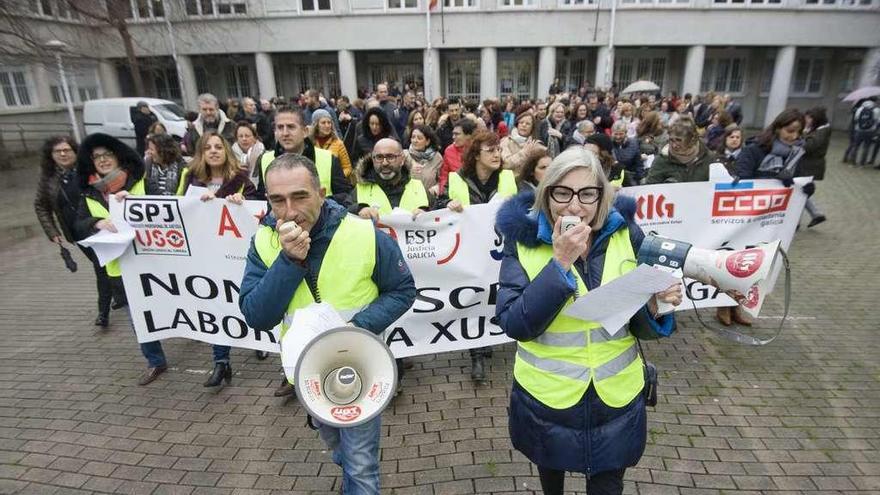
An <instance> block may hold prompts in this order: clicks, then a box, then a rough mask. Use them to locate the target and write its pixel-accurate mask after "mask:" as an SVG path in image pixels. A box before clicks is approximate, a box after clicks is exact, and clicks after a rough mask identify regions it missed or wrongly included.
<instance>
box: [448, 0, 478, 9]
mask: <svg viewBox="0 0 880 495" xmlns="http://www.w3.org/2000/svg"><path fill="white" fill-rule="evenodd" d="M476 6H477V0H443V7H445V8H447V9H455V8H469V7H476Z"/></svg>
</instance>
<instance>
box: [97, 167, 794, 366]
mask: <svg viewBox="0 0 880 495" xmlns="http://www.w3.org/2000/svg"><path fill="white" fill-rule="evenodd" d="M619 194H622V195H626V196H630V197H632V198H634V199H635V201H636V204H637V210H636V222H637V223H638V224H639V225H640V226H641V227H642V228H643V230H645V232H656V233H658V234H660V235H664V236H667V237H671V238H674V239H678V240H683V241H687V242H690V243H692V244H694V245H695V246H699V247H704V248H710V249H717V248H727V247H729V248H733V249H741V248H744V247H746V246H749V245H754V244H757V243H760V242H766V241H771V240H776V239H780V240H781V241H782V245H783V246H784V247H785V248H786V249H787V248H788V246H789V245H790V243H791V239H792V236H793V235H794V231H795V227H796V226H797V222H798V219H799V218H800V215H801V212H802V210H803V207H804V203H805V201H806V196H805V195H804V194H803V192H801V190H800V188H799V187H795V188H785V187H782V186H781V185H780V184H779V182H778V181H775V180H756V181H742V182H740V183H739V184H737V185H736V186H732V185H730V184H729V183H711V182H698V183H685V184H662V185H652V186H639V187H631V188H624V189H622V190H621V191H620V193H619ZM111 203H114V202H111ZM498 207H499V205H498V204H488V205H475V206H471V207H468V208H466V209H465V211H464V213H461V214H459V213H454V212H451V211H449V210H439V211H432V212H428V213H424V214H422V215H420V216H419V217H417V218H416V219H412V217H411V216H410V215H409V214H407V213H402V212H395V213H392V214H390V215H386V216H384V217H382V219H381V221H380V222H379V224H378V225H377V226H378V227H379V228H380V229H381V230H383V231H385V232H386V233H388V234H389V235H390V236H391V237H392V238H394V239H395V240H396V241H397V243H398V245H399V246H400V249H401V252H402V253H403V255H404V259H405V260H406V262H407V263H408V265H409V267H410V269H411V271H412V273H413V277H414V279H415V282H416V288H417V291H418V295H417V298H416V301H415V303H414V305H413V307H412V308H411V309H410V310H409V311H408V312H407V313H406V314H405V315H404V316H402V317H401V318H400V319H398V320H397V321H396V322H395V323H394V324H392V325H391V326H390V327H389V328H388V329H387V331H386V333H385V338H386V342H388V344H389V346H390V347H391V350H392V351H393V352H394V354H395V356H397V357H407V356H415V355H421V354H433V353H438V352H446V351H453V350H461V349H468V348H474V347H483V346H491V345H497V344H501V343H504V342H508V341H509V339H508V338H507V337H506V336H505V335H504V333H503V331H502V330H501V329H500V328H499V327H498V326H497V325H495V324H494V323H493V322H494V315H495V302H496V299H497V294H498V273H499V269H500V266H501V259H502V251H503V240H502V238H501V236H500V235H499V234H498V233H497V232H496V231H495V228H494V224H495V213H496V212H497V210H498ZM264 208H265V203H263V202H256V201H248V202H245V205H243V206H238V205H232V204H229V203H227V202H225V201H221V200H214V201H210V202H206V203H203V202H200V201H199V200H198V198H194V197H174V198H167V197H149V196H144V197H128V198H126V199H125V201H124V202H123V203H117V204H111V215H112V217H113V219H114V221H115V222H123V221H124V222H127V223H128V224H129V225H131V226H132V228H133V229H134V230H135V232H136V235H135V239H134V241H133V243H132V247H131V248H129V249H128V250H127V251H126V252H125V254H124V255H123V256H122V258H121V260H120V261H121V267H122V273H123V279H124V281H125V285H126V292H127V294H128V298H129V304H130V307H131V312H132V319H133V322H134V326H135V331H136V333H137V337H138V341H140V342H149V341H153V340H159V339H165V338H170V337H183V338H190V339H196V340H201V341H204V342H208V343H215V344H221V345H230V346H236V347H244V348H250V349H258V350H263V351H270V352H278V339H277V331H266V330H261V331H255V330H254V329H251V328H248V326H247V324H246V323H245V322H244V318H243V317H242V315H241V313H240V311H239V309H238V291H239V284H240V283H241V277H242V274H243V272H244V266H245V259H246V255H247V251H248V248H249V246H250V239H251V236H252V235H253V234H254V232H255V231H256V229H257V226H258V223H259V219H261V218H262V216H263V215H264V214H265V211H264ZM352 249H356V247H352ZM687 285H688V288H689V289H690V293H691V295H692V296H694V304H696V305H697V306H698V307H712V306H722V305H729V304H731V303H732V300H731V299H730V298H728V297H727V296H725V295H723V294H722V293H720V292H719V291H718V290H717V289H715V288H714V287H709V286H704V285H702V284H700V283H697V282H692V283H688V284H687ZM692 307H693V306H692V305H691V303H690V302H688V301H685V303H684V304H682V305H681V306H680V307H679V308H680V309H685V310H686V309H691V308H692Z"/></svg>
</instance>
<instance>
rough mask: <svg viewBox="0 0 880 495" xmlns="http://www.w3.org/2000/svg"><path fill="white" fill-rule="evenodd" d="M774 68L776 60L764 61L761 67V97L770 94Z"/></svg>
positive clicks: (767, 59) (768, 59)
mask: <svg viewBox="0 0 880 495" xmlns="http://www.w3.org/2000/svg"><path fill="white" fill-rule="evenodd" d="M775 67H776V60H775V59H772V58H766V59H764V63H763V65H761V95H762V96H766V95H768V94H770V86H772V85H773V69H774V68H775Z"/></svg>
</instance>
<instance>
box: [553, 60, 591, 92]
mask: <svg viewBox="0 0 880 495" xmlns="http://www.w3.org/2000/svg"><path fill="white" fill-rule="evenodd" d="M556 79H559V85H560V86H562V89H563V90H565V91H577V90H578V88H580V87H581V84H583V83H584V82H585V81H586V80H587V59H585V58H560V59H557V60H556Z"/></svg>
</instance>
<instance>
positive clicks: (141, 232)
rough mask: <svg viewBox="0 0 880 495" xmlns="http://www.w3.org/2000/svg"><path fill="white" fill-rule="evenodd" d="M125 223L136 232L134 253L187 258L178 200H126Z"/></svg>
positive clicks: (184, 233) (186, 243)
mask: <svg viewBox="0 0 880 495" xmlns="http://www.w3.org/2000/svg"><path fill="white" fill-rule="evenodd" d="M125 221H126V222H128V224H129V225H131V227H132V228H133V229H134V230H135V237H134V252H135V254H137V255H142V254H157V255H166V256H189V255H190V251H189V243H188V242H187V238H186V227H184V225H183V218H182V217H181V215H180V208H179V207H178V205H177V199H128V198H126V200H125Z"/></svg>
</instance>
